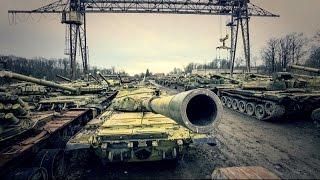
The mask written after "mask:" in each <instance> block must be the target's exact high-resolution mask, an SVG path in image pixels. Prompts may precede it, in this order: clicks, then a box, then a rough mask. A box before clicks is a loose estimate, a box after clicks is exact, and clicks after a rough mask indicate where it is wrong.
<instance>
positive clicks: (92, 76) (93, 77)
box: [89, 73, 101, 84]
mask: <svg viewBox="0 0 320 180" xmlns="http://www.w3.org/2000/svg"><path fill="white" fill-rule="evenodd" d="M89 76H90V77H91V78H92V79H93V80H95V81H96V82H97V83H98V84H101V82H100V81H99V80H98V79H97V78H96V77H95V76H94V75H93V74H91V73H90V74H89Z"/></svg>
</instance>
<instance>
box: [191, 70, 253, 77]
mask: <svg viewBox="0 0 320 180" xmlns="http://www.w3.org/2000/svg"><path fill="white" fill-rule="evenodd" d="M245 72H246V70H245V69H234V70H233V73H234V74H242V73H245ZM258 72H259V71H258V68H251V73H258ZM229 73H230V69H194V70H192V74H198V75H207V74H229Z"/></svg>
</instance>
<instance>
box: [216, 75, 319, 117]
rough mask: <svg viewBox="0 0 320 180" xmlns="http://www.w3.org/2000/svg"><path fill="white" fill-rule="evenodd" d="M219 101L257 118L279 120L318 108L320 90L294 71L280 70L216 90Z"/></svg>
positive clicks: (308, 113) (307, 113)
mask: <svg viewBox="0 0 320 180" xmlns="http://www.w3.org/2000/svg"><path fill="white" fill-rule="evenodd" d="M219 96H220V98H221V102H222V104H223V105H224V106H225V107H227V108H230V109H233V110H236V111H238V112H240V113H243V114H246V115H249V116H252V117H255V118H257V119H259V120H279V119H281V118H287V117H290V116H291V117H293V116H295V115H307V116H310V115H311V113H312V111H313V110H315V109H317V108H319V107H320V98H319V97H320V92H319V91H317V90H313V89H309V88H308V82H307V81H305V80H301V79H298V78H296V77H295V76H294V74H291V73H287V72H280V73H276V74H274V75H273V77H260V76H256V77H255V79H254V80H252V81H246V82H243V83H242V84H241V87H240V88H236V89H223V90H220V92H219Z"/></svg>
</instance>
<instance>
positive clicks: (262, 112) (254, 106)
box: [219, 92, 286, 121]
mask: <svg viewBox="0 0 320 180" xmlns="http://www.w3.org/2000/svg"><path fill="white" fill-rule="evenodd" d="M219 95H220V99H221V103H222V105H223V106H224V107H227V108H229V109H231V110H234V111H237V112H240V113H242V114H245V115H247V116H251V117H254V118H256V119H258V120H262V121H268V120H275V119H279V118H281V117H283V116H284V115H285V114H286V108H285V106H284V105H282V104H279V103H278V102H276V101H271V100H264V99H260V98H255V97H246V96H243V95H239V94H233V93H228V92H220V93H219Z"/></svg>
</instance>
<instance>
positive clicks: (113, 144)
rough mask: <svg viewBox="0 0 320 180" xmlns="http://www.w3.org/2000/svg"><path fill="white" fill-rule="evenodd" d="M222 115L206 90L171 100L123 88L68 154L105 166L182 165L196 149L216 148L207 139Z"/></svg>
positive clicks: (154, 91)
mask: <svg viewBox="0 0 320 180" xmlns="http://www.w3.org/2000/svg"><path fill="white" fill-rule="evenodd" d="M221 115H222V106H221V103H220V100H219V99H218V97H217V96H216V95H215V94H214V93H213V92H211V91H209V90H206V89H196V90H192V91H186V92H183V93H180V94H177V95H174V96H168V95H166V94H165V93H164V94H162V95H161V94H160V91H159V90H157V89H156V88H154V87H147V86H135V87H128V88H123V89H121V90H119V93H118V94H117V96H116V98H115V99H114V100H113V101H112V104H111V106H110V107H109V108H108V109H107V110H106V111H105V112H103V113H102V114H101V115H100V116H98V117H97V118H95V119H93V120H91V121H90V122H89V123H88V124H87V125H86V126H85V127H84V128H83V129H82V130H81V131H80V132H79V133H77V134H76V135H75V136H74V137H73V138H71V139H70V141H69V142H68V143H67V146H66V147H67V148H66V150H67V151H68V152H70V153H79V152H88V151H89V150H93V152H92V153H93V154H95V155H96V156H98V157H99V159H100V160H101V161H102V162H103V163H109V162H141V161H158V160H177V159H179V158H181V157H182V156H183V154H185V153H186V152H188V150H189V148H190V146H191V145H192V144H196V143H208V144H211V145H214V144H215V141H214V139H213V137H211V136H210V135H208V134H207V133H211V132H212V131H214V128H215V127H216V126H217V124H218V122H219V120H220V118H221Z"/></svg>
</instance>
